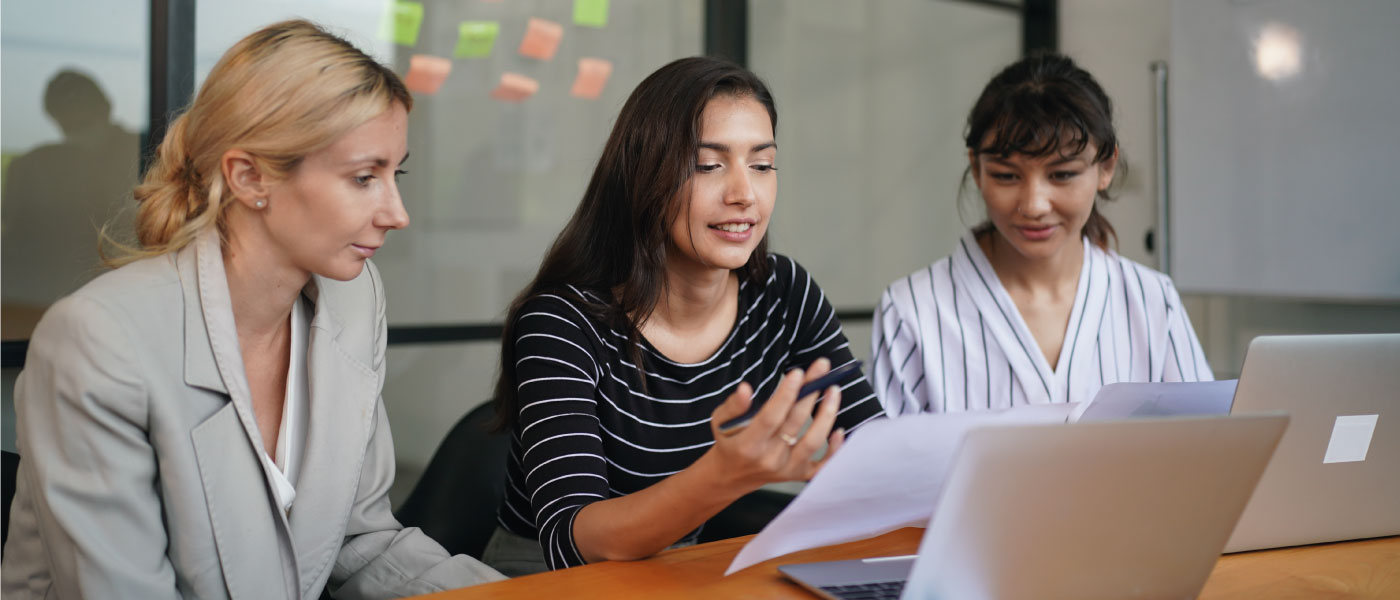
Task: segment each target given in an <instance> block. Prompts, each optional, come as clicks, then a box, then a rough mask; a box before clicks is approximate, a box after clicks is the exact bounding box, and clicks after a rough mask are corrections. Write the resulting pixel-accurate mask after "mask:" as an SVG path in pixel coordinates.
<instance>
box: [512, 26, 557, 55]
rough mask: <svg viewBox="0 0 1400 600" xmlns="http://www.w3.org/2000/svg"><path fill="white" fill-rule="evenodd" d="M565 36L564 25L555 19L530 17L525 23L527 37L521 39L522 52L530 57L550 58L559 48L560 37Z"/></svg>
mask: <svg viewBox="0 0 1400 600" xmlns="http://www.w3.org/2000/svg"><path fill="white" fill-rule="evenodd" d="M562 37H564V27H563V26H561V25H559V24H558V23H555V22H554V21H546V20H544V19H533V18H532V19H530V20H529V22H527V23H526V24H525V38H524V39H522V40H520V54H521V55H522V56H528V57H530V58H538V59H540V60H549V59H551V58H554V51H555V50H558V49H559V39H560V38H562Z"/></svg>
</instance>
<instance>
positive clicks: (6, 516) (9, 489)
mask: <svg viewBox="0 0 1400 600" xmlns="http://www.w3.org/2000/svg"><path fill="white" fill-rule="evenodd" d="M0 454H3V459H4V464H3V466H4V472H3V473H0V486H4V487H3V488H0V492H3V493H4V496H5V512H4V513H0V554H3V550H4V545H5V540H8V539H10V503H11V502H13V501H14V499H15V476H16V475H17V473H18V471H19V455H18V454H15V453H14V452H0Z"/></svg>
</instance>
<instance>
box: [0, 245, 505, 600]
mask: <svg viewBox="0 0 1400 600" xmlns="http://www.w3.org/2000/svg"><path fill="white" fill-rule="evenodd" d="M303 294H304V295H305V296H306V297H307V298H308V299H310V300H311V302H313V303H314V305H315V317H314V318H313V319H312V321H311V325H310V334H309V338H310V339H309V342H308V343H309V355H308V357H307V363H308V364H307V371H308V381H309V387H310V405H311V407H310V414H309V415H308V421H307V433H306V450H305V452H304V454H303V459H302V460H303V462H302V469H301V474H300V476H299V480H298V481H297V486H296V489H297V495H296V501H295V503H294V504H293V505H292V509H291V511H290V514H289V515H288V514H284V513H283V512H282V511H281V510H280V509H279V508H278V505H277V501H276V497H275V495H274V493H273V491H272V490H273V488H272V483H271V481H269V479H268V477H267V474H266V473H265V471H264V470H263V467H262V465H261V464H260V462H259V454H258V452H259V451H260V450H259V448H260V447H261V443H262V442H261V437H260V436H259V435H258V430H257V425H256V424H255V422H254V420H253V411H252V401H251V398H250V396H249V393H248V384H247V380H246V378H245V376H244V371H243V364H242V355H241V354H240V352H239V349H238V336H237V333H236V331H235V329H234V324H233V312H232V309H231V306H230V300H229V293H228V282H227V279H226V277H225V275H224V265H223V258H222V253H221V251H220V247H219V241H218V236H217V235H214V234H212V233H211V234H208V235H205V236H203V237H201V238H199V240H197V241H196V242H195V243H193V244H191V245H190V246H189V247H187V248H186V249H184V250H181V251H180V252H178V253H175V254H172V255H165V256H160V257H156V258H150V259H145V260H141V261H138V262H135V263H132V264H130V265H127V266H124V267H122V268H119V269H116V270H115V271H112V272H109V273H106V274H104V275H102V276H101V277H98V278H97V279H95V280H93V281H92V282H90V283H89V284H87V285H85V286H83V287H82V288H81V289H79V290H78V291H77V292H75V293H74V294H73V295H71V296H68V297H67V298H64V299H62V300H60V301H59V302H57V303H55V304H54V305H53V307H52V308H50V309H49V311H48V313H47V314H46V315H45V316H44V318H43V319H42V320H41V321H40V323H39V326H38V328H37V329H36V330H35V332H34V336H33V339H32V341H31V343H30V347H29V355H28V358H27V359H26V363H25V369H24V371H23V372H22V373H21V374H20V375H19V380H18V382H17V384H16V386H15V412H16V414H17V423H16V425H17V429H18V436H17V438H18V442H19V452H20V456H21V461H20V468H19V476H18V482H17V484H16V494H15V499H14V505H13V508H12V509H11V513H10V516H11V524H10V536H9V541H8V543H7V545H6V547H5V565H4V569H3V588H2V589H3V595H4V597H5V598H6V600H19V599H21V598H55V597H56V598H84V597H87V598H98V597H101V598H142V599H155V598H177V597H198V598H247V599H255V600H267V599H276V598H309V599H315V598H316V597H317V596H318V595H319V594H320V593H321V590H322V588H325V587H327V586H329V589H330V590H331V592H332V594H333V595H334V596H335V597H337V598H389V597H398V596H403V595H410V594H422V593H429V592H434V591H439V590H443V589H450V588H454V587H461V586H466V585H471V584H473V583H480V582H484V581H492V580H496V579H501V575H500V574H498V573H496V572H495V571H494V570H492V569H490V568H489V567H486V566H485V565H483V564H481V563H480V562H478V561H476V560H475V559H472V558H470V557H467V556H453V557H449V556H448V555H447V553H446V552H445V551H444V550H443V549H442V547H441V546H439V545H438V544H437V543H436V542H434V541H433V540H431V539H429V538H428V537H427V536H426V535H424V534H423V533H422V532H421V531H419V530H418V529H416V528H408V529H404V528H403V526H401V525H400V524H399V523H398V521H396V520H395V519H394V516H393V515H392V514H391V513H390V510H389V499H388V496H387V495H386V494H387V492H388V490H389V485H390V483H392V482H393V479H394V446H393V440H392V438H391V437H390V433H389V422H388V420H387V418H386V417H385V414H384V404H383V400H382V399H381V398H380V391H381V389H382V388H383V386H384V348H385V335H386V334H385V320H384V288H383V284H382V283H381V282H380V279H379V273H378V271H377V270H375V268H374V266H373V265H372V264H369V263H367V264H366V266H365V269H364V271H363V272H362V273H361V274H360V276H359V277H357V278H356V279H354V280H352V281H349V282H339V281H334V280H329V279H325V278H322V277H313V278H312V281H311V282H310V283H309V284H308V285H307V286H306V288H305V289H304V290H303Z"/></svg>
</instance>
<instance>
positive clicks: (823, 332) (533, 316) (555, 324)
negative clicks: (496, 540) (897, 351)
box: [499, 255, 884, 569]
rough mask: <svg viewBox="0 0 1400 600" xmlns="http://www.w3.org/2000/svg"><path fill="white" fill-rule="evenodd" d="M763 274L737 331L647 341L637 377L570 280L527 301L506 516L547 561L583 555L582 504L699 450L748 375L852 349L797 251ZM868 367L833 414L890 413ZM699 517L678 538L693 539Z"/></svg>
mask: <svg viewBox="0 0 1400 600" xmlns="http://www.w3.org/2000/svg"><path fill="white" fill-rule="evenodd" d="M769 264H770V265H771V266H772V272H771V274H770V276H769V278H768V280H767V281H766V282H763V283H762V284H760V285H753V284H752V283H749V282H744V283H741V284H740V286H739V310H740V316H739V318H738V319H737V321H736V323H735V325H734V328H733V330H732V331H731V333H730V334H729V338H728V339H727V340H726V341H725V342H724V344H723V345H722V346H721V347H720V348H719V350H717V351H716V352H715V353H714V354H713V355H712V356H711V357H710V358H708V359H706V360H703V361H701V362H698V363H694V364H682V363H677V362H674V361H671V360H668V359H667V358H666V357H664V356H662V355H661V354H660V353H658V352H657V351H656V350H655V348H653V347H652V346H651V345H650V344H648V343H646V342H645V340H643V341H642V362H643V365H642V366H643V368H644V369H645V371H646V386H645V392H643V386H642V385H641V381H640V376H639V374H638V371H637V369H636V368H635V366H634V365H633V364H632V362H631V359H630V358H629V356H628V353H627V352H626V351H625V349H626V339H625V336H624V335H623V334H622V333H621V332H619V331H615V330H613V329H610V328H608V327H607V326H606V325H604V324H603V323H601V322H599V321H597V320H594V319H592V318H590V317H588V316H585V314H586V313H585V312H584V311H582V310H581V309H580V307H579V305H578V304H577V301H576V300H575V299H570V297H574V296H578V295H585V296H586V297H588V298H590V299H591V300H592V301H595V302H596V301H598V299H597V296H595V295H592V294H589V293H588V292H585V291H582V290H579V289H576V288H570V290H569V293H566V294H558V295H555V294H543V295H540V296H536V297H535V298H533V299H531V300H529V301H528V302H526V304H525V305H524V307H523V308H522V309H521V310H520V312H519V316H518V317H517V319H516V322H515V349H516V357H517V362H516V376H517V380H518V389H519V406H520V419H519V422H518V424H517V425H516V427H515V431H514V435H513V442H512V447H511V457H510V461H509V465H508V467H507V470H508V475H507V486H506V491H505V500H504V501H503V503H502V507H501V510H500V514H499V519H500V523H501V525H502V526H503V527H505V528H506V529H507V530H509V531H512V532H514V533H516V534H519V535H523V536H527V537H533V538H536V539H539V540H540V544H541V546H542V548H543V550H544V555H545V559H546V563H547V564H548V565H549V567H550V568H551V569H559V568H564V567H569V566H575V565H581V564H583V563H584V560H583V558H582V557H581V556H580V555H579V551H578V548H577V546H575V544H574V541H573V522H574V518H575V516H576V515H577V514H578V511H579V510H580V509H581V508H583V507H584V506H586V505H588V504H589V503H591V502H596V501H598V500H603V499H606V498H615V497H618V496H622V495H625V494H629V493H632V492H636V491H639V490H641V489H643V488H646V487H647V486H650V485H652V484H654V483H657V482H658V481H661V480H662V479H664V478H665V477H667V476H669V475H672V474H674V473H676V472H678V471H680V470H682V469H684V468H686V467H687V466H689V465H690V464H691V463H693V462H695V461H696V460H697V459H698V458H699V457H700V456H701V455H702V454H704V453H705V451H706V450H708V449H709V447H710V445H711V444H713V443H714V438H713V435H712V434H711V432H710V413H711V412H713V411H714V410H715V408H716V407H718V406H719V405H720V404H721V403H723V402H724V400H725V399H726V398H727V397H728V396H729V394H731V393H732V392H733V391H734V390H735V389H736V388H737V387H738V385H739V383H740V382H741V381H747V382H749V384H750V385H752V386H753V388H754V390H755V394H754V397H755V398H766V397H767V396H768V395H770V394H772V392H773V390H774V388H775V387H776V386H777V384H778V381H779V379H780V378H781V376H782V374H783V373H785V372H787V371H788V370H790V369H793V368H798V367H802V368H805V367H807V366H808V365H809V364H811V363H812V361H814V360H816V359H817V358H820V357H827V358H829V359H830V360H831V362H832V365H833V367H835V366H840V365H843V364H846V363H848V362H850V361H852V360H854V359H853V358H852V355H851V351H850V344H849V343H848V342H847V340H846V336H845V335H844V334H843V333H842V330H841V324H840V322H839V321H837V319H836V314H835V311H834V310H832V307H831V304H830V303H829V302H827V300H826V297H825V295H824V294H823V293H822V291H821V289H820V288H819V287H818V286H817V284H816V283H815V282H813V281H812V278H811V277H810V276H809V275H808V274H807V272H806V271H805V270H803V269H802V268H801V267H800V266H798V265H797V264H796V263H795V262H793V261H792V259H790V258H787V257H783V256H778V255H769ZM883 414H884V413H883V411H882V410H881V408H880V404H879V402H878V400H876V398H875V395H874V393H873V392H872V391H871V389H870V385H869V383H867V381H866V379H865V377H864V376H862V377H860V378H858V379H856V380H854V381H852V382H850V383H847V384H845V385H844V386H843V389H842V407H841V409H840V414H839V415H838V417H837V426H838V427H844V428H846V430H847V431H851V430H853V429H855V428H856V427H858V426H860V425H862V424H864V423H866V422H868V421H870V420H872V419H875V418H877V417H879V416H881V415H883ZM698 533H699V530H696V531H692V532H690V533H689V534H687V535H686V537H684V538H682V539H681V540H678V541H689V540H693V539H694V538H695V537H696V535H698Z"/></svg>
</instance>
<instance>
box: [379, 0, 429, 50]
mask: <svg viewBox="0 0 1400 600" xmlns="http://www.w3.org/2000/svg"><path fill="white" fill-rule="evenodd" d="M387 25H389V27H390V30H389V36H388V37H389V39H392V40H394V43H395V44H398V45H400V46H416V45H418V30H420V29H422V27H423V3H421V2H405V1H403V0H396V1H395V2H394V5H393V11H392V12H391V14H390V15H389V23H387Z"/></svg>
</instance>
